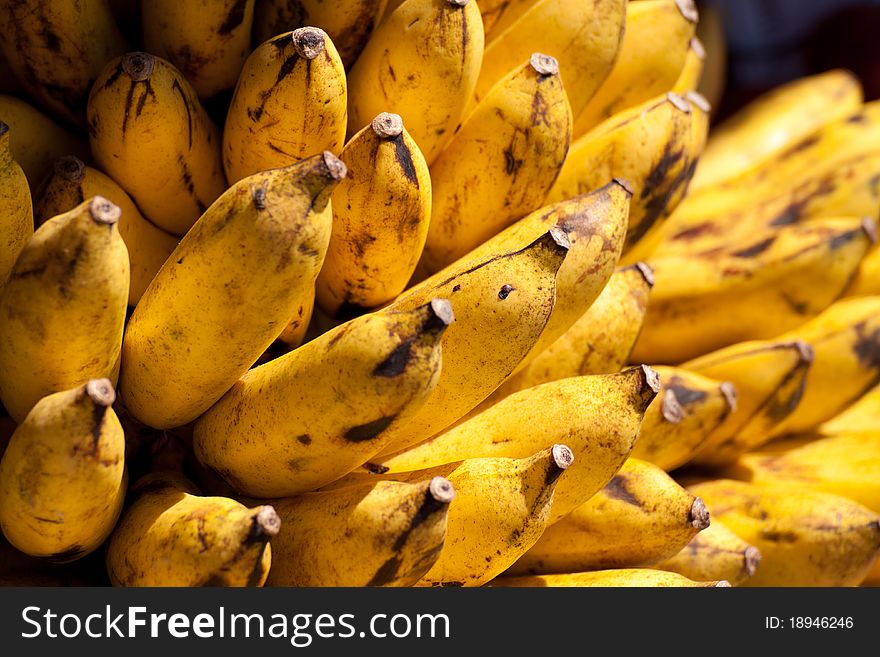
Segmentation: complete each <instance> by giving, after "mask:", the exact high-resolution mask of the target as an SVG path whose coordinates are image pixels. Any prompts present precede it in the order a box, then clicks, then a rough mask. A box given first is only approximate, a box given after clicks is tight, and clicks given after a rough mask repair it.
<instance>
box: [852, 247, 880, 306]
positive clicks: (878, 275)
mask: <svg viewBox="0 0 880 657" xmlns="http://www.w3.org/2000/svg"><path fill="white" fill-rule="evenodd" d="M846 294H847V296H851V297H859V296H865V295H869V294H871V295H873V294H880V248H878V247H877V246H875V247H874V248H872V249H871V250H870V251H869V252H868V255H867V256H865V259H864V260H862V262H861V264H860V265H859V269H858V271H857V272H856V275H855V277H854V278H853V281H852V283H851V284H850V286H849V288H848V289H847V291H846Z"/></svg>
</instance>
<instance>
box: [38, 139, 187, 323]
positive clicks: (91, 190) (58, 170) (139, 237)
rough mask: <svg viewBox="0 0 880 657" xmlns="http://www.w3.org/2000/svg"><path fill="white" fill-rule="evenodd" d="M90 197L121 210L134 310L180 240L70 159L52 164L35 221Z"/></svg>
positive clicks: (130, 300) (113, 186)
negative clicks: (152, 222)
mask: <svg viewBox="0 0 880 657" xmlns="http://www.w3.org/2000/svg"><path fill="white" fill-rule="evenodd" d="M92 196H103V197H104V198H106V199H108V200H109V201H110V202H111V203H113V204H114V205H117V206H119V209H120V210H121V214H120V216H119V222H118V223H117V224H116V225H117V226H118V228H119V234H120V235H121V236H122V240H123V241H124V242H125V246H126V249H127V250H128V259H129V269H130V271H131V285H130V286H129V290H128V305H130V306H135V305H137V303H138V301H140V298H141V296H143V293H144V291H145V290H146V289H147V286H148V285H149V284H150V282H151V281H152V280H153V278H154V277H155V276H156V274H157V273H158V271H159V269H161V268H162V265H163V264H164V263H165V261H166V260H167V259H168V256H170V255H171V252H172V251H174V249H175V247H176V246H177V243H178V242H179V241H180V240H179V238H177V237H176V236H174V235H171V234H170V233H166V232H165V231H164V230H162V229H161V228H159V227H157V226H155V225H153V224H151V223H150V222H149V221H147V220H146V219H144V217H143V215H142V214H141V213H140V211H139V210H138V209H137V206H136V205H135V204H134V202H133V201H132V200H131V197H130V196H129V195H128V194H126V193H125V190H123V189H122V188H121V187H120V186H119V185H117V184H116V183H115V182H113V179H111V178H108V177H107V176H105V175H104V174H103V173H101V172H100V171H98V170H97V169H93V168H91V167H88V166H86V165H85V163H83V161H82V160H80V159H79V158H77V157H75V156H73V155H65V156H63V157H60V158H58V159H57V160H56V161H55V167H54V170H53V172H52V174H51V175H50V177H49V179H48V180H47V181H46V182H45V184H44V187H43V192H42V196H41V198H40V199H39V201H38V203H37V207H36V217H37V221H38V222H45V221H47V220H48V219H50V218H52V217H54V216H55V215H59V214H61V213H63V212H67V211H68V210H71V209H73V208H74V207H76V206H77V205H79V204H80V203H81V202H82V199H85V198H91V197H92Z"/></svg>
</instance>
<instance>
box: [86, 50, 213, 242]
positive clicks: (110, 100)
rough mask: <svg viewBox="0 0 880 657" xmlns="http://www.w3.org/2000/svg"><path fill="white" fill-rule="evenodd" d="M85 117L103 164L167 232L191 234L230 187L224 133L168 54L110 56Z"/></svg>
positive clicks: (97, 154) (101, 165)
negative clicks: (225, 168)
mask: <svg viewBox="0 0 880 657" xmlns="http://www.w3.org/2000/svg"><path fill="white" fill-rule="evenodd" d="M88 122H89V142H90V143H91V146H92V154H93V155H94V156H95V161H96V162H97V163H98V166H99V167H100V168H101V169H102V170H103V171H105V172H106V173H107V174H109V175H110V177H111V178H113V179H114V180H115V181H116V182H118V183H119V184H120V186H121V187H122V188H123V189H124V190H125V191H126V192H128V193H129V194H130V195H131V197H132V199H134V201H135V203H137V205H138V208H140V210H141V212H142V213H143V215H144V216H145V217H146V218H147V219H149V220H150V221H152V222H153V223H154V224H156V225H157V226H159V227H160V228H162V229H163V230H166V231H168V232H169V233H174V234H175V235H183V234H184V233H186V231H187V230H189V228H190V227H191V226H192V225H193V224H194V223H195V222H196V220H197V219H198V218H199V216H201V214H202V213H203V212H204V211H205V210H207V209H208V206H209V205H211V203H213V202H214V201H215V200H216V199H217V197H219V196H220V195H221V194H222V193H223V192H224V191H225V190H226V180H225V179H224V177H223V165H222V163H221V161H220V135H219V132H218V131H217V128H216V127H215V126H214V124H213V123H212V122H211V119H210V118H209V117H208V115H207V113H206V112H205V110H204V108H202V106H201V105H200V104H199V100H198V98H197V97H196V94H195V92H194V91H193V89H192V87H191V86H190V85H189V83H188V82H187V81H186V79H184V77H183V76H182V75H181V73H180V71H178V70H177V69H176V68H174V67H173V66H172V65H171V64H169V63H168V62H166V61H165V60H164V59H160V58H158V57H154V56H153V55H150V54H147V53H143V52H133V53H128V54H127V55H125V56H123V57H121V58H117V59H114V60H113V61H111V62H109V63H108V64H107V66H106V67H104V70H103V71H102V73H101V75H100V76H99V77H98V79H97V80H96V81H95V85H94V86H93V87H92V93H91V95H90V96H89V104H88Z"/></svg>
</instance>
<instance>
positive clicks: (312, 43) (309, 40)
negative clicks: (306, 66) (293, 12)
mask: <svg viewBox="0 0 880 657" xmlns="http://www.w3.org/2000/svg"><path fill="white" fill-rule="evenodd" d="M326 45H327V34H326V33H325V32H324V30H322V29H320V28H318V27H300V28H298V29H296V30H294V31H293V47H294V48H296V52H297V53H298V54H299V56H300V57H302V58H304V59H314V58H315V57H317V56H318V55H320V54H321V53H322V52H324V48H325V47H326Z"/></svg>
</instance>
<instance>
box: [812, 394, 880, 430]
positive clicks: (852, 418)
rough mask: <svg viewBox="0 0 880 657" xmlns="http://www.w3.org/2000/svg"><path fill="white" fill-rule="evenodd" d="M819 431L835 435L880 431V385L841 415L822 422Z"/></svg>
mask: <svg viewBox="0 0 880 657" xmlns="http://www.w3.org/2000/svg"><path fill="white" fill-rule="evenodd" d="M817 431H818V433H820V434H822V435H826V436H834V435H836V434H839V433H853V432H858V431H870V432H874V431H876V432H880V386H874V387H873V388H871V389H870V390H868V391H867V392H866V393H865V394H864V395H862V396H861V397H860V398H859V399H857V400H856V401H855V402H854V403H853V404H852V405H851V406H850V407H849V408H847V409H846V410H844V411H843V412H842V413H840V414H839V415H837V416H835V417H833V418H831V419H830V420H828V421H827V422H824V423H822V424H821V425H820V426H819V428H818V429H817Z"/></svg>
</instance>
